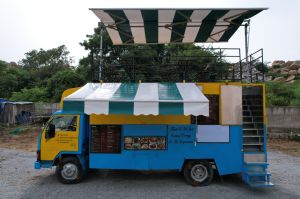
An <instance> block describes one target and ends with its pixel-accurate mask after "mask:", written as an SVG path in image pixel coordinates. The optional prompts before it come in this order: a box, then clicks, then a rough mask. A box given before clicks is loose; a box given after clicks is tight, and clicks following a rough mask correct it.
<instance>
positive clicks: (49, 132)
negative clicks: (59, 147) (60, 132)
mask: <svg viewBox="0 0 300 199" xmlns="http://www.w3.org/2000/svg"><path fill="white" fill-rule="evenodd" d="M54 136H55V125H54V124H51V123H50V124H49V125H48V127H47V129H46V134H45V138H46V139H50V138H53V137H54Z"/></svg>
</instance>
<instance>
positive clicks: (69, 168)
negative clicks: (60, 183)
mask: <svg viewBox="0 0 300 199" xmlns="http://www.w3.org/2000/svg"><path fill="white" fill-rule="evenodd" d="M61 175H62V177H63V178H64V179H66V180H75V179H76V178H77V176H78V168H77V166H76V165H75V164H72V163H67V164H65V165H64V166H63V168H62V170H61Z"/></svg>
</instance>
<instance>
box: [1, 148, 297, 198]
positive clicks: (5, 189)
mask: <svg viewBox="0 0 300 199" xmlns="http://www.w3.org/2000/svg"><path fill="white" fill-rule="evenodd" d="M268 158H269V162H270V170H271V173H272V182H273V183H274V184H275V186H274V187H272V188H250V187H248V186H247V185H245V184H243V182H242V181H241V177H240V176H239V175H229V176H225V177H223V178H222V179H215V180H214V181H213V183H212V184H211V185H210V186H207V187H192V186H190V185H188V184H186V182H185V180H184V179H183V177H182V175H181V174H180V173H175V172H158V173H151V174H149V173H142V172H136V171H112V170H106V171H94V172H92V173H91V174H89V176H88V177H87V178H86V179H85V180H84V181H83V182H81V183H79V184H75V185H63V184H60V183H59V182H58V181H57V180H56V176H55V175H54V172H55V170H54V168H53V169H42V170H38V171H37V170H34V169H33V163H34V161H35V154H34V153H31V152H24V151H16V150H8V149H0V198H1V199H6V198H30V199H31V198H55V199H59V198H72V199H75V198H85V199H86V198H107V199H108V198H122V199H123V198H139V199H141V198H143V199H144V198H151V199H153V198H154V199H158V198H176V199H178V198H189V199H192V198H212V197H215V198H222V199H223V198H225V199H226V198H230V199H235V198H236V199H240V198H272V199H276V198H280V199H281V198H293V199H294V198H300V189H299V187H300V158H296V157H292V156H289V155H286V154H283V153H280V152H270V153H269V154H268Z"/></svg>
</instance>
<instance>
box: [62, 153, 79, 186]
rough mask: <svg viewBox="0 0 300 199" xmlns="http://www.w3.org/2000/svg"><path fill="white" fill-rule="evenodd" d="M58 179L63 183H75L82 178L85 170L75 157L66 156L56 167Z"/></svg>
mask: <svg viewBox="0 0 300 199" xmlns="http://www.w3.org/2000/svg"><path fill="white" fill-rule="evenodd" d="M56 175H57V177H58V180H59V181H60V182H61V183H63V184H75V183H78V182H80V181H81V180H82V178H83V170H82V166H81V164H80V162H79V161H78V159H77V158H75V157H66V158H63V159H62V160H61V162H60V163H59V164H58V165H57V167H56Z"/></svg>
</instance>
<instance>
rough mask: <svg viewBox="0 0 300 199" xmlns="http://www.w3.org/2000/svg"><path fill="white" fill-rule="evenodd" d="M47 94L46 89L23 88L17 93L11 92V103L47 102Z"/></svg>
mask: <svg viewBox="0 0 300 199" xmlns="http://www.w3.org/2000/svg"><path fill="white" fill-rule="evenodd" d="M48 98H49V93H48V92H47V88H38V87H34V88H30V89H26V88H23V89H21V91H19V92H13V94H12V96H11V98H10V100H11V101H29V102H47V101H48Z"/></svg>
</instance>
